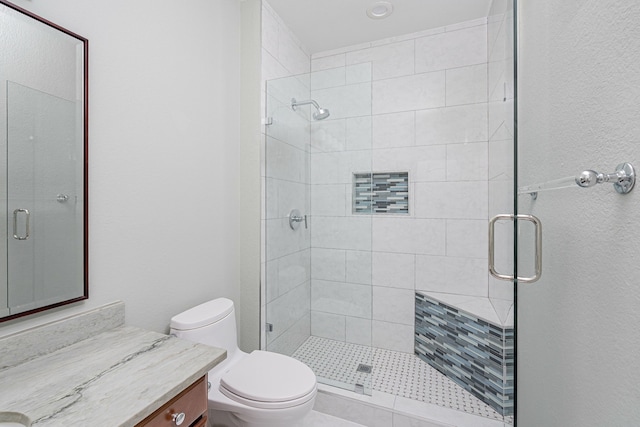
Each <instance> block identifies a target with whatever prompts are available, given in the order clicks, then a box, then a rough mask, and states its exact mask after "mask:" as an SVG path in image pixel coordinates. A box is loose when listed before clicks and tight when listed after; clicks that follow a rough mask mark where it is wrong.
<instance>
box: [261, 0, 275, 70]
mask: <svg viewBox="0 0 640 427" xmlns="http://www.w3.org/2000/svg"><path fill="white" fill-rule="evenodd" d="M262 48H263V49H265V50H266V51H267V52H269V53H270V54H271V55H272V56H273V57H275V58H277V57H278V21H277V20H276V18H275V16H273V13H272V12H271V11H270V10H269V9H266V8H264V7H263V8H262ZM263 60H264V57H263ZM263 79H265V80H266V78H265V77H264V75H263Z"/></svg>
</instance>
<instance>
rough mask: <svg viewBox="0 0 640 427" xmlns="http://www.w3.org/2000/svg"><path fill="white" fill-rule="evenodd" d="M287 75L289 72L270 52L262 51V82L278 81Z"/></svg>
mask: <svg viewBox="0 0 640 427" xmlns="http://www.w3.org/2000/svg"><path fill="white" fill-rule="evenodd" d="M288 75H289V71H287V69H286V68H284V67H283V66H282V64H281V63H279V62H278V60H277V59H276V58H275V57H274V56H273V55H272V54H271V52H269V51H267V50H266V49H262V80H263V81H268V80H272V79H279V78H282V77H286V76H288ZM263 89H264V88H263ZM262 111H264V110H262Z"/></svg>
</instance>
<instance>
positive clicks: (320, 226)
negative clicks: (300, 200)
mask: <svg viewBox="0 0 640 427" xmlns="http://www.w3.org/2000/svg"><path fill="white" fill-rule="evenodd" d="M311 238H312V244H313V247H314V248H328V249H351V250H370V249H371V218H369V217H366V216H351V217H313V218H312V223H311Z"/></svg>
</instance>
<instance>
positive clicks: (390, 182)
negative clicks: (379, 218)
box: [353, 172, 409, 215]
mask: <svg viewBox="0 0 640 427" xmlns="http://www.w3.org/2000/svg"><path fill="white" fill-rule="evenodd" d="M353 213H361V214H376V213H386V214H404V215H408V214H409V172H388V173H378V172H373V173H354V174H353Z"/></svg>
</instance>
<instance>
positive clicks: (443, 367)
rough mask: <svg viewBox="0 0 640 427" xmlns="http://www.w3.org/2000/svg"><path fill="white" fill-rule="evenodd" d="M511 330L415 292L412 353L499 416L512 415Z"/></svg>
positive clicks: (512, 335) (512, 351)
mask: <svg viewBox="0 0 640 427" xmlns="http://www.w3.org/2000/svg"><path fill="white" fill-rule="evenodd" d="M513 338H514V332H513V328H503V327H502V326H500V325H494V324H492V323H489V322H487V321H485V320H482V319H479V318H477V317H475V316H473V315H472V314H469V313H466V312H464V311H462V310H459V309H457V308H455V307H452V306H449V305H447V304H444V303H442V302H440V301H437V300H435V299H433V298H430V297H428V296H426V295H423V294H421V293H416V324H415V354H416V355H417V356H418V357H419V358H420V359H422V360H424V361H425V362H427V363H428V364H429V365H431V366H432V367H433V368H435V369H437V370H438V371H440V372H441V373H442V374H444V375H446V376H447V377H448V378H449V379H451V380H452V381H454V382H455V383H457V384H458V385H460V386H461V387H463V388H464V389H465V390H467V391H468V392H470V393H471V394H473V395H474V396H476V397H477V398H478V399H480V400H482V401H483V402H484V403H486V404H488V405H489V406H491V407H492V408H493V409H495V410H496V411H497V412H498V413H500V414H501V415H505V416H506V415H512V414H513V403H514V400H513V397H514V390H513V373H514V371H513V368H514V363H513V360H514V348H513Z"/></svg>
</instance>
